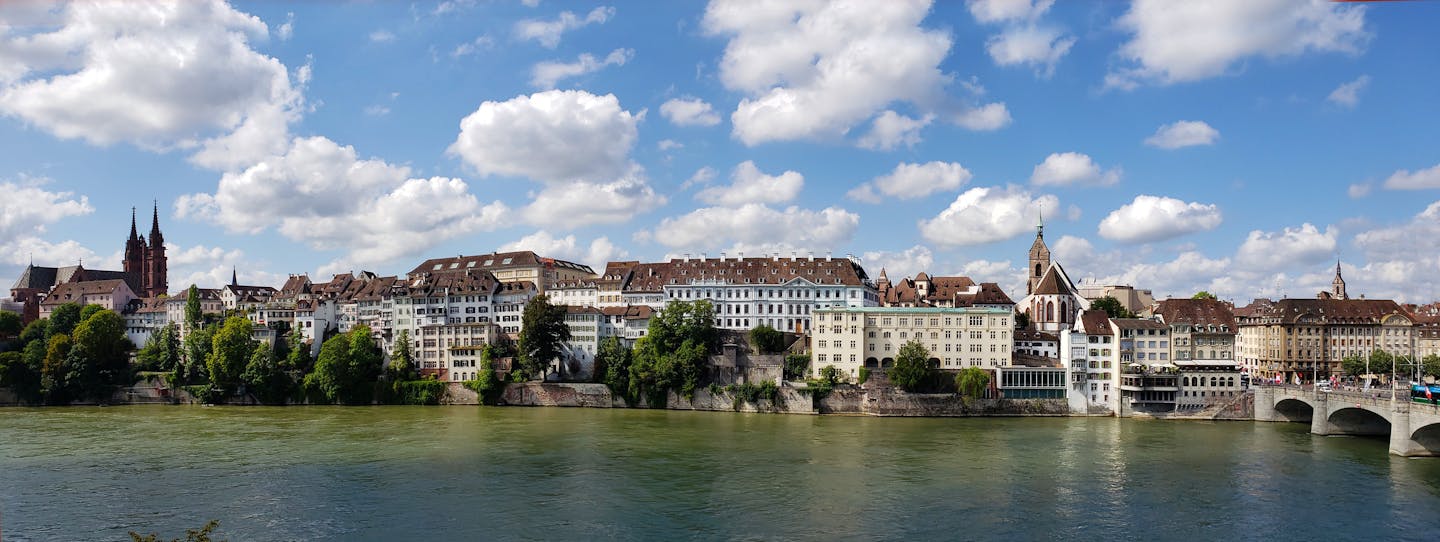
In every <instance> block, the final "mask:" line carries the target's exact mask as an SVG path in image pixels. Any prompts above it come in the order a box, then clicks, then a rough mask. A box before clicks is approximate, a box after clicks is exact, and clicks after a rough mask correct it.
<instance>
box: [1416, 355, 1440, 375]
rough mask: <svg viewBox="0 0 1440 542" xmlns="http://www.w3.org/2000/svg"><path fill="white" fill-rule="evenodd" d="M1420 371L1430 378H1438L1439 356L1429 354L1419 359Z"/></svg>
mask: <svg viewBox="0 0 1440 542" xmlns="http://www.w3.org/2000/svg"><path fill="white" fill-rule="evenodd" d="M1420 366H1421V369H1420V370H1421V371H1422V372H1424V373H1425V376H1428V377H1430V378H1440V356H1437V355H1435V354H1430V355H1428V356H1425V357H1424V358H1421V359H1420Z"/></svg>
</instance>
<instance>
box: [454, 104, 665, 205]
mask: <svg viewBox="0 0 1440 542" xmlns="http://www.w3.org/2000/svg"><path fill="white" fill-rule="evenodd" d="M640 118H641V115H632V114H631V113H630V112H629V111H625V110H622V109H621V108H620V101H619V100H618V99H616V98H615V95H613V94H606V95H604V96H596V95H594V94H590V93H589V92H585V91H583V90H564V91H561V90H549V91H545V92H537V93H535V94H531V95H529V96H517V97H515V98H512V99H510V100H508V101H504V102H493V101H486V102H484V103H482V104H480V107H479V108H478V109H476V110H475V112H474V113H471V114H470V115H468V116H466V117H465V118H464V119H463V120H461V121H460V135H459V137H458V138H457V139H456V140H455V142H454V143H453V144H451V145H450V148H449V151H448V152H449V153H450V154H452V155H455V156H458V157H460V159H461V160H463V161H464V162H465V163H466V164H469V165H470V166H471V167H473V168H475V170H476V171H478V172H479V173H480V174H481V175H485V176H490V175H517V176H522V177H527V178H530V179H534V180H537V181H542V182H548V183H557V182H570V181H578V180H590V181H594V180H611V179H614V178H616V177H617V176H619V175H620V174H622V173H623V172H625V171H626V170H627V169H628V167H629V165H628V161H629V159H628V156H629V153H630V149H631V147H632V146H634V144H635V138H636V134H637V131H638V130H637V129H636V124H637V123H638V122H639V120H640Z"/></svg>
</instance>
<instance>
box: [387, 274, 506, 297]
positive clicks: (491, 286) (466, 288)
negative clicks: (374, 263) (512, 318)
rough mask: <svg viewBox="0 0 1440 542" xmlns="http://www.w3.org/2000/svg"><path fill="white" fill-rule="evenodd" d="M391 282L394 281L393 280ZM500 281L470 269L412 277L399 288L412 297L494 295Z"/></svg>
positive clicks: (493, 276) (490, 275) (492, 276)
mask: <svg viewBox="0 0 1440 542" xmlns="http://www.w3.org/2000/svg"><path fill="white" fill-rule="evenodd" d="M392 280H396V279H393V277H392ZM499 287H500V281H498V280H495V275H492V274H490V272H489V271H485V270H483V269H472V270H470V271H467V272H464V273H445V274H440V275H425V274H421V275H417V276H412V277H411V278H410V279H408V280H407V281H406V282H405V283H404V284H403V285H400V288H401V289H402V290H403V291H404V292H405V293H406V294H408V295H410V296H412V297H428V296H437V295H472V294H473V295H479V294H485V295H490V294H493V293H496V291H497V289H499Z"/></svg>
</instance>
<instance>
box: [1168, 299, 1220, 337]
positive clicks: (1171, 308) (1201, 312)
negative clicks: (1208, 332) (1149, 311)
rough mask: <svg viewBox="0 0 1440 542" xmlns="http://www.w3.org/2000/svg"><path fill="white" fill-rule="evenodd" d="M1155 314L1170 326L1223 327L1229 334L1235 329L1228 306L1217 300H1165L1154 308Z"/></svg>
mask: <svg viewBox="0 0 1440 542" xmlns="http://www.w3.org/2000/svg"><path fill="white" fill-rule="evenodd" d="M1155 314H1156V315H1157V316H1160V317H1162V318H1164V319H1165V322H1166V323H1169V324H1171V325H1174V324H1189V325H1193V326H1223V329H1226V330H1228V331H1229V332H1231V333H1234V332H1235V331H1236V329H1237V328H1236V327H1235V313H1234V312H1233V311H1231V310H1230V304H1228V303H1226V302H1224V301H1220V300H1218V299H1166V300H1163V301H1161V302H1160V303H1159V304H1158V305H1156V306H1155Z"/></svg>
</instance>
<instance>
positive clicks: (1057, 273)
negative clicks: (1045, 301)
mask: <svg viewBox="0 0 1440 542" xmlns="http://www.w3.org/2000/svg"><path fill="white" fill-rule="evenodd" d="M1063 271H1064V270H1063V269H1061V268H1060V264H1058V263H1052V264H1051V265H1050V268H1049V269H1046V270H1045V274H1044V275H1041V276H1040V283H1039V284H1036V285H1035V292H1034V293H1035V294H1038V295H1052V294H1060V295H1077V294H1076V293H1075V288H1074V285H1072V284H1069V281H1068V280H1066V279H1065V277H1064V276H1063V275H1062V273H1063Z"/></svg>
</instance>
